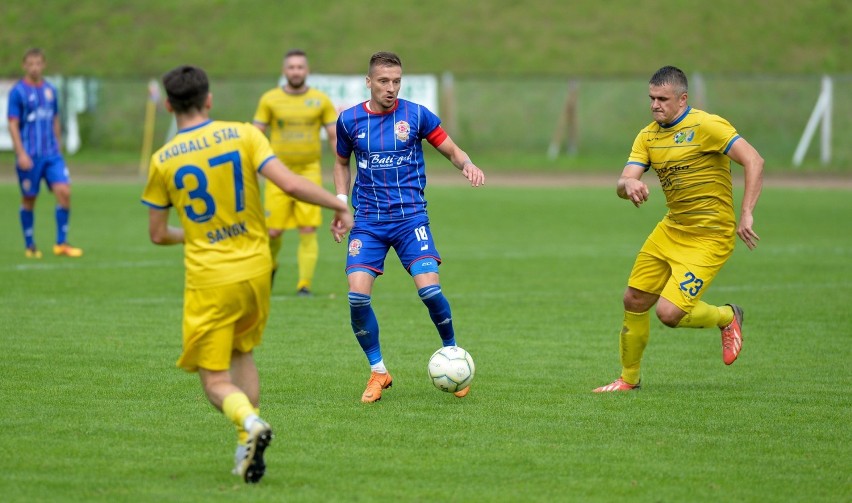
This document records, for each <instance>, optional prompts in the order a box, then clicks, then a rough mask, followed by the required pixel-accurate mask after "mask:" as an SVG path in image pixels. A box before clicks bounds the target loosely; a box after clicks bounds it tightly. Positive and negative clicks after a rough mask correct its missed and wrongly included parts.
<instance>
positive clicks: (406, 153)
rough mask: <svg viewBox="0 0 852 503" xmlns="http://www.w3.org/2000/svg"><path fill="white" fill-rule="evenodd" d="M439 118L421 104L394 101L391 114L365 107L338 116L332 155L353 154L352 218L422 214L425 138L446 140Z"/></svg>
mask: <svg viewBox="0 0 852 503" xmlns="http://www.w3.org/2000/svg"><path fill="white" fill-rule="evenodd" d="M440 124H441V119H439V118H438V116H437V115H435V114H434V113H432V112H431V111H429V109H427V108H426V107H424V106H421V105H418V104H417V103H412V102H410V101H407V100H402V99H398V100H397V102H396V106H394V108H393V109H392V110H389V111H387V112H383V113H377V112H371V111H370V110H368V109H367V103H366V102H365V103H361V104H359V105H355V106H354V107H352V108H349V109H347V110H344V111H343V112H342V113H341V114H340V116H339V117H338V118H337V153H338V155H340V157H343V158H346V159H348V158H349V157H350V155H352V154H353V153H354V154H355V165H356V167H357V170H358V171H357V173H356V175H355V184H354V186H353V188H352V206H353V208H355V220H357V221H370V222H388V221H394V220H405V219H409V218H412V217H415V216H417V215H421V214H424V213H426V198H425V196H424V189H425V188H426V163H425V161H424V159H423V144H422V141H423V140H424V139H426V140H428V141H429V143H431V144H432V145H434V146H438V145H440V144H441V142H443V141H444V140H445V139H446V137H447V136H446V133H445V132H444V130H443V128H440V127H439V125H440Z"/></svg>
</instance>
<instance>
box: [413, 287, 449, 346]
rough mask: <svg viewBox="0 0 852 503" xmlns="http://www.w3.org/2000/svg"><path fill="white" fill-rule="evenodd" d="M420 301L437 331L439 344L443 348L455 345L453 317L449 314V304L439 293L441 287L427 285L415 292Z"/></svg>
mask: <svg viewBox="0 0 852 503" xmlns="http://www.w3.org/2000/svg"><path fill="white" fill-rule="evenodd" d="M417 294H418V295H420V300H422V301H423V303H424V304H426V308H427V309H429V317H430V318H432V322H433V323H434V324H435V328H437V329H438V335H440V336H441V342H442V344H443V345H444V346H455V345H456V333H455V331H454V330H453V315H452V313H451V312H450V303H449V302H447V298H446V297H444V294H443V293H442V292H441V285H429V286H426V287H423V288H421V289H420V290H417Z"/></svg>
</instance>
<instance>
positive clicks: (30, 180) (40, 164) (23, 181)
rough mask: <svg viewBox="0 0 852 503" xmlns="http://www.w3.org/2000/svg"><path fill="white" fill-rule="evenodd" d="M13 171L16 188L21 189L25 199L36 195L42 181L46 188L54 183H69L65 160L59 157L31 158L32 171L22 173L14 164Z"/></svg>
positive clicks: (69, 177)
mask: <svg viewBox="0 0 852 503" xmlns="http://www.w3.org/2000/svg"><path fill="white" fill-rule="evenodd" d="M15 171H17V172H18V186H19V187H20V189H21V194H23V195H24V196H26V197H35V196H37V195H38V191H39V189H40V188H41V181H42V179H44V180H45V181H47V187H48V188H51V187H53V184H56V183H65V184H70V183H71V176H70V175H69V173H68V166H66V165H65V160H64V159H63V158H62V156H61V155H52V156H50V157H36V158H33V167H32V169H29V170H27V171H24V170H22V169H21V168H19V167H18V166H17V164H16V165H15Z"/></svg>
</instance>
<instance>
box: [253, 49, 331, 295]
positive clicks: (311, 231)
mask: <svg viewBox="0 0 852 503" xmlns="http://www.w3.org/2000/svg"><path fill="white" fill-rule="evenodd" d="M309 72H310V69H309V67H308V56H307V55H306V54H305V52H304V51H301V50H299V49H294V50H291V51H289V52H288V53H287V54H286V55H285V56H284V66H283V68H282V75H283V77H284V78H285V79H286V80H287V83H286V84H284V86H281V87H276V88H275V89H272V90H270V91H267V92H266V93H264V95H263V96H261V98H260V102H259V103H258V105H257V111H256V112H255V113H254V125H255V126H257V127H258V128H259V129H260V130H261V131H263V132H264V133H265V132H266V131H267V129H269V130H270V131H269V139H270V143H271V144H272V150H273V151H275V155H277V156H278V158H279V159H281V161H282V162H283V163H285V164H286V165H287V167H288V168H290V169H291V170H292V171H293V172H294V173H297V174H299V175H302V176H304V177H305V178H307V179H309V180H311V181H312V182H314V183H315V184H317V185H320V186H322V169H321V167H320V160H321V158H322V143H321V141H320V130H321V129H323V128H325V131H326V134H327V135H328V145H329V147H330V148H331V151H332V152H334V151H335V149H336V148H337V134H336V131H335V128H334V122H335V120H337V111H336V110H335V108H334V105H333V104H332V102H331V99H330V98H329V97H328V96H326V94H325V93H323V92H322V91H319V90H317V89H313V88H311V87H308V84H307V77H308V73H309ZM264 206H265V208H266V225H267V227H269V246H270V249H271V250H272V260H273V262H274V264H275V265H274V268H273V274H275V271H277V270H278V252H279V250H280V249H281V245H282V241H283V234H284V231H285V230H287V229H293V228H297V227H298V229H299V247H298V251H297V254H296V260H297V262H298V265H299V281H298V283H296V294H297V295H299V296H302V297H307V296H310V295H311V288H312V283H313V279H314V271H315V270H316V267H317V258H318V257H319V244H318V242H317V227H319V226H320V225H321V224H322V214H321V212H320V207H319V206H317V205H315V204H310V203H306V202H304V201H299V200H297V199H295V198H293V197H291V196H290V195H288V194H287V193H285V192H284V191H282V190H281V189H279V188H278V187H277V186H275V184H273V183H267V184H266V188H265V194H264Z"/></svg>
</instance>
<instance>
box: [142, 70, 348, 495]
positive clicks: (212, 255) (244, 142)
mask: <svg viewBox="0 0 852 503" xmlns="http://www.w3.org/2000/svg"><path fill="white" fill-rule="evenodd" d="M163 85H164V87H165V89H166V94H167V96H168V100H167V102H166V108H167V109H168V110H169V111H170V112H172V111H173V112H174V113H175V118H176V120H177V125H178V128H179V131H178V134H177V136H175V138H174V139H172V140H171V141H170V142H169V143H167V144H166V145H165V146H163V147H162V148H161V149H160V150H158V151H157V152H156V153H155V154H154V155H153V156H152V158H151V165H150V170H149V174H148V183H147V185H146V187H145V191H144V193H143V195H142V202H143V203H145V204H146V205H147V206H149V234H150V237H151V241H153V242H154V243H155V244H158V245H172V244H181V243H182V244H183V245H184V264H185V267H186V285H185V290H184V313H183V352H182V354H181V356H180V358H179V359H178V362H177V365H178V366H179V367H181V368H183V369H184V370H187V371H189V372H198V374H199V376H200V378H201V385H202V387H203V388H204V392H205V394H206V395H207V398H208V399H209V400H210V403H212V404H213V405H214V406H215V407H216V408H217V409H219V410H220V411H222V412H223V413H224V414H225V416H226V417H227V418H228V419H230V420H231V421H232V422H233V423H234V424H235V425H236V427H237V438H238V445H237V450H236V459H235V463H236V466H235V468H234V473H236V474H238V475H240V476H241V477H243V479H244V480H245V481H246V482H251V483H253V482H257V481H259V480H260V478H261V477H262V476H263V474H264V472H265V469H266V465H265V462H264V459H263V452H264V450H265V449H266V446H267V445H268V444H269V442H270V441H271V440H272V429H271V428H270V426H269V424H267V423H266V422H265V421H263V420H262V419H260V417H259V413H260V411H259V398H260V380H259V377H258V372H257V367H256V365H255V362H254V357H253V354H252V351H253V350H254V348H255V347H256V346H258V345H259V344H260V343H261V339H262V336H263V330H264V327H265V326H266V322H267V319H268V317H269V301H270V290H271V277H270V272H271V270H272V259H271V257H270V254H269V240H268V237H267V229H266V224H265V222H264V215H263V208H262V203H261V200H260V187H259V182H258V177H257V173H260V174H261V175H263V176H264V177H266V178H267V179H268V180H269V181H271V182H272V183H274V184H275V185H277V186H279V187H280V188H281V189H282V190H285V191H287V192H288V193H290V194H292V195H293V197H296V198H298V199H301V200H304V201H308V202H311V203H314V204H320V205H322V206H325V207H327V208H330V209H333V210H334V211H335V217H334V220H333V221H332V225H331V230H332V233H333V235H334V238H335V240H337V241H338V242H339V241H340V240H341V239H342V238H343V235H344V234H345V233H346V232H347V231H348V230H349V229H350V228H351V227H352V223H353V220H352V215H351V214H350V213H349V210H348V208H347V205H346V204H345V203H343V202H342V201H340V200H339V199H338V198H336V197H335V196H334V195H332V194H331V193H330V192H327V191H325V190H324V189H322V188H321V187H318V186H317V185H315V184H313V183H311V182H310V181H308V180H306V179H304V178H302V177H300V176H298V175H296V174H294V173H293V172H291V171H290V170H288V169H287V168H286V167H285V166H284V164H282V163H281V161H280V160H278V159H277V158H276V157H275V155H274V154H273V152H272V149H271V148H270V146H269V141H268V140H267V139H266V137H264V136H263V134H262V133H260V132H259V131H258V130H257V128H255V127H254V126H252V125H251V124H248V123H237V122H222V121H212V120H210V118H209V110H210V107H211V105H212V95H211V94H210V93H209V83H208V80H207V75H206V74H205V72H204V71H203V70H202V69H200V68H197V67H193V66H180V67H178V68H175V69H174V70H172V71H170V72H169V73H167V74H166V75H165V76H164V77H163ZM171 207H175V209H176V210H177V213H178V216H179V217H180V223H181V227H172V226H169V225H168V220H169V210H170V208H171Z"/></svg>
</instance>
